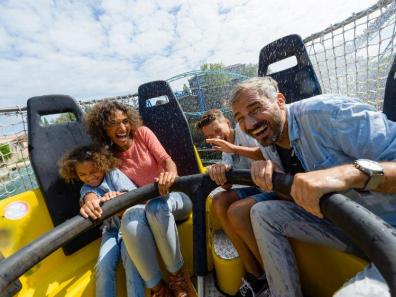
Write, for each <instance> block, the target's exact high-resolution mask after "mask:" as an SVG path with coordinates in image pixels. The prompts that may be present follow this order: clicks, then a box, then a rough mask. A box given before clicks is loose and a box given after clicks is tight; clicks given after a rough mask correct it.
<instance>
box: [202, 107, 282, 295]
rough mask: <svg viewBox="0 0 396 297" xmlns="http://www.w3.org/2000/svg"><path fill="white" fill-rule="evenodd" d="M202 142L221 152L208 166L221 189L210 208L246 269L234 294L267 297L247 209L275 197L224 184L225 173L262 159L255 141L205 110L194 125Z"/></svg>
mask: <svg viewBox="0 0 396 297" xmlns="http://www.w3.org/2000/svg"><path fill="white" fill-rule="evenodd" d="M195 126H196V128H197V130H199V131H200V132H202V133H203V134H204V136H205V137H206V142H207V143H209V144H211V145H212V146H213V148H214V149H216V150H219V151H221V152H222V160H221V162H220V163H217V164H213V165H210V166H209V167H208V173H209V176H210V177H211V179H212V180H213V181H215V182H216V184H217V185H219V186H221V187H222V188H223V189H224V190H225V191H222V192H220V193H217V194H216V195H214V197H213V210H214V213H215V214H216V216H217V217H218V218H219V221H220V224H221V226H222V227H223V230H224V232H225V233H226V234H227V236H228V238H229V239H230V240H231V242H232V243H233V245H234V246H235V248H236V250H237V251H238V254H239V256H240V258H241V261H242V264H243V267H244V269H245V271H246V273H245V276H244V278H243V283H242V286H241V287H240V288H239V291H238V292H237V293H236V294H235V295H234V296H237V297H239V296H243V297H255V296H259V295H260V296H269V289H268V284H267V281H266V278H265V273H264V271H263V268H262V263H261V258H260V253H259V251H258V248H257V244H256V239H255V237H254V234H253V229H252V225H251V223H250V209H251V207H252V206H253V205H254V204H256V203H257V202H260V201H263V200H269V199H276V195H275V193H264V192H262V191H261V190H259V189H258V188H257V187H243V188H233V189H232V190H231V186H232V185H230V184H227V183H226V177H225V172H226V171H227V170H228V169H229V168H230V167H232V168H233V169H250V166H251V162H252V160H264V157H263V154H262V152H261V151H260V147H259V144H258V143H257V141H256V140H255V139H254V138H252V137H250V136H249V135H247V134H245V133H243V132H242V131H241V129H240V128H239V125H238V124H237V125H236V127H235V129H234V128H232V126H231V122H230V121H229V120H228V119H227V118H226V117H225V116H224V114H223V113H222V112H221V110H219V109H211V110H209V111H207V112H206V113H205V114H203V115H202V117H201V118H200V119H199V120H198V121H197V123H196V124H195Z"/></svg>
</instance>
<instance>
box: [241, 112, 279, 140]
mask: <svg viewBox="0 0 396 297" xmlns="http://www.w3.org/2000/svg"><path fill="white" fill-rule="evenodd" d="M264 125H265V122H264V121H262V122H260V123H257V124H256V125H255V126H254V127H253V129H250V130H249V131H248V134H250V135H251V136H252V137H253V138H255V139H256V140H257V141H258V142H259V143H260V144H261V145H262V146H271V145H274V144H275V143H276V142H277V141H278V140H279V138H280V136H281V134H282V119H281V113H280V110H279V109H273V112H272V121H271V122H269V121H268V123H267V126H268V129H271V132H272V135H271V136H270V137H266V138H263V139H260V140H258V139H257V138H256V137H255V136H254V135H253V134H252V131H254V130H256V129H257V128H259V127H261V126H264Z"/></svg>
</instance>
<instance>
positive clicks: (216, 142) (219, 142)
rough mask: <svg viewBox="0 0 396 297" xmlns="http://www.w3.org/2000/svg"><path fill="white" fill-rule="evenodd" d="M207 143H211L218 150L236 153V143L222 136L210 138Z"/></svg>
mask: <svg viewBox="0 0 396 297" xmlns="http://www.w3.org/2000/svg"><path fill="white" fill-rule="evenodd" d="M206 143H209V144H211V145H212V147H213V148H214V149H215V150H217V151H221V152H223V153H229V154H233V153H234V147H235V145H234V144H232V143H231V142H228V141H226V140H223V139H220V138H208V139H206Z"/></svg>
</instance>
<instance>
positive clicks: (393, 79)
mask: <svg viewBox="0 0 396 297" xmlns="http://www.w3.org/2000/svg"><path fill="white" fill-rule="evenodd" d="M383 112H384V113H385V114H386V116H387V117H388V119H390V120H391V121H394V122H396V56H395V58H394V60H393V64H392V67H391V69H390V71H389V74H388V78H387V80H386V85H385V95H384V106H383Z"/></svg>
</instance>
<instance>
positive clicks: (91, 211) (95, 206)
mask: <svg viewBox="0 0 396 297" xmlns="http://www.w3.org/2000/svg"><path fill="white" fill-rule="evenodd" d="M80 214H81V215H82V216H83V217H84V218H88V217H90V218H91V219H93V220H96V219H99V218H100V217H101V216H102V208H101V207H100V199H98V196H96V194H94V193H88V194H86V195H85V197H84V204H83V205H82V206H81V208H80Z"/></svg>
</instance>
